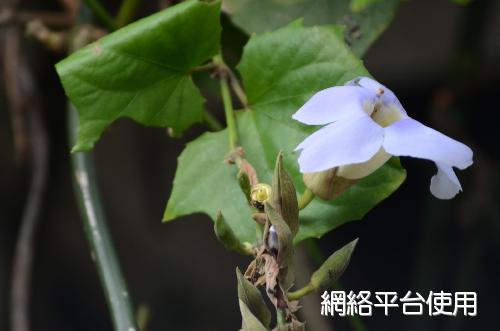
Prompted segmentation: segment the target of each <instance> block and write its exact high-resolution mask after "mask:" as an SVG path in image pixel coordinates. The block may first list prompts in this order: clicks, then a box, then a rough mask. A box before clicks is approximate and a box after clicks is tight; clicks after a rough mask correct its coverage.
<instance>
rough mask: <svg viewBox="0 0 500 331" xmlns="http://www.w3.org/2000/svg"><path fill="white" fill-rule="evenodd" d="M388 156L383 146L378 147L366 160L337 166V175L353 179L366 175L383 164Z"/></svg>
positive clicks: (389, 156)
mask: <svg viewBox="0 0 500 331" xmlns="http://www.w3.org/2000/svg"><path fill="white" fill-rule="evenodd" d="M390 158H391V155H390V154H387V152H386V151H385V150H384V149H383V148H380V149H379V151H378V152H377V153H376V154H375V155H373V156H372V157H371V158H370V159H369V160H368V161H366V162H363V163H356V164H348V165H344V166H341V167H339V170H338V171H337V176H340V177H344V178H347V179H353V180H354V179H360V178H363V177H366V176H368V175H370V174H371V173H373V172H374V171H375V170H377V169H378V168H380V167H381V166H383V165H384V163H386V162H387V161H388V160H389V159H390Z"/></svg>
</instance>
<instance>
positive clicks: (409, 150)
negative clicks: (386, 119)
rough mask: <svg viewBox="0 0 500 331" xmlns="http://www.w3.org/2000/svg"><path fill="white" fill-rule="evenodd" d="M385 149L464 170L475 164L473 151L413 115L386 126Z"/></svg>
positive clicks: (396, 153)
mask: <svg viewBox="0 0 500 331" xmlns="http://www.w3.org/2000/svg"><path fill="white" fill-rule="evenodd" d="M383 146H384V149H385V150H386V151H387V152H388V153H389V154H392V155H396V156H411V157H417V158H422V159H427V160H432V161H434V162H436V163H440V164H446V165H448V166H453V167H458V168H460V169H465V168H467V167H468V166H470V165H471V164H472V150H471V149H470V148H469V147H467V146H466V145H464V144H462V143H461V142H458V141H456V140H453V139H451V138H450V137H447V136H445V135H444V134H442V133H440V132H438V131H436V130H434V129H431V128H429V127H427V126H425V125H423V124H422V123H420V122H418V121H415V120H414V119H412V118H405V119H403V120H401V121H398V122H396V123H394V124H392V125H390V126H388V127H386V128H385V139H384V144H383Z"/></svg>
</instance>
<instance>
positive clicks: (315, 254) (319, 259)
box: [288, 239, 367, 331]
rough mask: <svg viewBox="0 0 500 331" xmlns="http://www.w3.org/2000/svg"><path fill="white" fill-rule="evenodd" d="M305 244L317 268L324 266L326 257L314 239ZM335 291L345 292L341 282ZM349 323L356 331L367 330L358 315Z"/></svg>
mask: <svg viewBox="0 0 500 331" xmlns="http://www.w3.org/2000/svg"><path fill="white" fill-rule="evenodd" d="M304 243H305V245H306V249H307V252H308V253H309V255H310V256H311V257H312V259H313V260H314V263H315V264H316V265H317V266H320V265H321V264H323V262H324V261H325V259H326V257H325V255H324V254H323V252H322V251H321V248H320V247H319V245H318V243H317V241H316V240H314V239H308V240H306V241H305V242H304ZM333 289H334V290H335V291H342V290H343V287H342V284H341V283H340V282H339V281H337V282H336V283H335V284H334V285H333ZM299 291H300V290H299ZM297 292H298V291H297ZM292 293H294V292H292ZM292 293H290V294H292ZM290 294H289V296H288V297H290ZM349 323H350V324H351V327H352V328H353V329H354V330H355V331H366V330H367V329H366V327H365V325H364V323H363V321H362V320H361V318H360V317H359V316H358V315H352V316H349Z"/></svg>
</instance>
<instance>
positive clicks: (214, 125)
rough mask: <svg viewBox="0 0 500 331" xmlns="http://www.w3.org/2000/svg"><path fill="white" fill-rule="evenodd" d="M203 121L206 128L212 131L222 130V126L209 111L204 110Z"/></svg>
mask: <svg viewBox="0 0 500 331" xmlns="http://www.w3.org/2000/svg"><path fill="white" fill-rule="evenodd" d="M203 121H204V122H205V124H206V125H207V127H208V128H209V129H210V130H212V131H220V130H223V129H224V126H223V125H222V124H221V122H219V120H218V119H217V117H215V116H214V115H213V114H212V113H211V112H210V111H208V110H207V109H205V110H204V111H203Z"/></svg>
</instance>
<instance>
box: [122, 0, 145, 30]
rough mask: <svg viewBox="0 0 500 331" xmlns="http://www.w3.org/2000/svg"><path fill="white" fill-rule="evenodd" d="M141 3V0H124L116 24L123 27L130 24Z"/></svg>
mask: <svg viewBox="0 0 500 331" xmlns="http://www.w3.org/2000/svg"><path fill="white" fill-rule="evenodd" d="M140 4H141V0H123V2H122V5H121V6H120V9H119V10H118V14H117V15H116V25H117V26H118V27H119V28H121V27H122V26H125V25H127V24H129V23H130V22H131V21H132V20H133V19H134V16H135V13H136V12H137V8H139V5H140Z"/></svg>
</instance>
